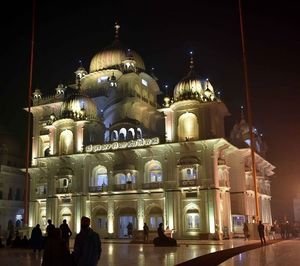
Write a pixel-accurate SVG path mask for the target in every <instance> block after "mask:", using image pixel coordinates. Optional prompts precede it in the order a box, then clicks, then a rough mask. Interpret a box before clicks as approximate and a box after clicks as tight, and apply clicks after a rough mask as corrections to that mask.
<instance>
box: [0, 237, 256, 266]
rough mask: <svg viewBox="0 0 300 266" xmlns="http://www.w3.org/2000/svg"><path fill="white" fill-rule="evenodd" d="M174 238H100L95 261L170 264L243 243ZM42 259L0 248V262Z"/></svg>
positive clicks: (25, 263) (30, 265) (28, 264)
mask: <svg viewBox="0 0 300 266" xmlns="http://www.w3.org/2000/svg"><path fill="white" fill-rule="evenodd" d="M177 242H178V247H154V246H153V244H130V243H129V242H128V241H126V240H125V241H121V240H115V241H114V240H103V241H102V255H101V259H100V261H99V263H98V265H107V266H120V265H124V266H126V265H130V266H134V265H136V266H147V265H149V266H150V265H151V266H153V265H157V266H158V265H160V266H167V265H168V266H169V265H170V266H171V265H176V264H177V263H181V262H184V261H187V260H190V259H193V258H196V257H198V256H201V255H204V254H208V253H212V252H215V251H218V250H223V249H227V248H231V247H236V246H241V245H244V244H245V241H244V240H242V239H234V240H224V241H205V240H194V241H193V240H178V241H177ZM255 242H257V241H247V243H255ZM71 247H72V243H71ZM41 260H42V254H41V255H40V256H39V255H38V254H36V256H35V255H34V254H33V252H32V251H31V250H22V249H12V248H7V249H0V265H1V266H6V265H8V266H12V265H22V266H36V265H40V263H41Z"/></svg>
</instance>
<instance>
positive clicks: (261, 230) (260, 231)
mask: <svg viewBox="0 0 300 266" xmlns="http://www.w3.org/2000/svg"><path fill="white" fill-rule="evenodd" d="M257 230H258V234H259V238H260V242H261V244H262V245H263V244H265V245H266V244H267V242H266V238H265V226H264V225H263V224H262V223H261V221H259V223H258V226H257Z"/></svg>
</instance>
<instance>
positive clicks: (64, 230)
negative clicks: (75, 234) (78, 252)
mask: <svg viewBox="0 0 300 266" xmlns="http://www.w3.org/2000/svg"><path fill="white" fill-rule="evenodd" d="M59 229H60V231H61V238H62V240H63V241H64V242H65V244H66V247H67V248H68V249H69V239H70V237H71V235H72V231H71V229H70V227H69V226H68V224H67V220H66V219H64V220H63V223H62V224H61V225H60V227H59Z"/></svg>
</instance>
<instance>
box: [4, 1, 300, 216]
mask: <svg viewBox="0 0 300 266" xmlns="http://www.w3.org/2000/svg"><path fill="white" fill-rule="evenodd" d="M61 2H64V3H60V2H59V1H40V0H37V9H36V41H35V50H34V59H35V60H34V73H33V90H35V88H37V87H38V88H39V89H40V90H41V91H42V93H43V94H44V95H47V94H53V93H54V89H55V87H56V86H57V84H58V83H63V84H65V85H67V84H70V83H73V82H74V78H75V75H74V71H75V70H76V69H77V67H78V61H79V60H82V63H83V66H84V67H85V68H86V70H88V69H89V63H90V60H91V58H92V56H93V55H94V54H95V53H97V52H98V51H100V50H101V49H102V48H104V47H106V46H108V45H110V44H111V43H112V41H113V39H114V28H113V26H114V23H115V21H118V22H119V23H120V25H121V29H120V40H121V42H122V43H123V44H124V46H126V47H128V48H131V49H134V50H135V51H137V52H138V53H139V54H140V55H141V56H142V58H143V59H144V62H145V64H146V68H147V70H148V71H150V70H151V68H152V67H154V68H155V70H154V73H155V75H156V76H157V77H158V78H159V80H158V82H159V85H160V86H161V90H162V91H165V90H164V85H166V84H167V85H168V87H169V89H168V94H169V95H171V94H172V92H173V88H174V86H175V85H176V83H177V82H179V81H180V79H181V78H182V77H184V76H185V75H186V74H187V72H188V70H189V51H191V50H192V51H193V52H194V61H195V67H196V70H197V72H198V73H199V74H200V75H201V76H202V77H204V78H206V77H208V78H209V79H210V81H211V83H212V85H213V86H214V88H215V90H217V91H220V92H221V98H222V100H223V101H224V103H225V104H226V105H227V107H228V109H229V111H230V113H231V117H229V118H228V119H226V129H227V132H228V134H229V130H230V128H231V127H232V126H233V123H234V122H235V121H236V120H238V119H239V116H240V106H241V105H245V86H244V78H243V65H242V51H241V37H240V24H239V12H238V0H235V1H181V2H180V4H174V1H170V2H169V3H170V4H169V5H167V4H162V3H160V2H159V1H145V2H143V1H138V2H135V1H120V2H121V3H119V2H118V1H109V2H111V3H105V4H104V3H103V1H87V0H85V1H82V2H79V1H61ZM107 2H108V1H107ZM161 2H162V1H161ZM243 2H247V3H244V5H243V11H244V20H245V27H244V30H245V37H246V38H245V41H246V49H247V56H248V68H249V82H250V88H251V94H252V98H251V101H252V109H253V120H254V125H255V126H256V127H257V129H258V131H259V132H260V133H262V134H263V136H264V139H265V141H266V143H267V145H268V152H267V160H268V161H269V162H270V163H272V164H273V165H275V166H276V169H275V172H276V175H275V176H273V178H272V180H273V181H272V196H273V199H272V207H273V208H272V212H273V216H274V218H276V219H282V218H283V216H284V215H287V217H288V218H291V217H292V215H293V213H292V199H293V197H295V195H296V194H297V193H298V192H300V182H299V176H298V173H300V161H299V150H300V149H299V148H300V123H299V121H300V111H299V103H298V102H299V98H300V97H299V96H300V91H299V90H300V73H299V72H300V71H299V69H300V67H299V61H300V34H299V28H298V27H297V15H298V14H297V10H298V11H299V8H298V7H297V6H296V4H295V6H293V5H292V4H291V3H289V5H284V3H279V4H276V3H274V1H243ZM250 2H251V3H250ZM31 4H32V2H31V1H30V0H28V1H24V3H18V4H16V3H14V2H13V1H11V3H8V7H7V8H6V9H4V8H3V7H2V8H1V9H2V14H1V18H0V20H1V21H0V22H1V24H0V27H1V40H2V41H1V46H2V47H3V48H2V49H1V50H0V51H1V57H0V58H1V107H2V112H1V124H2V126H5V127H6V128H7V129H8V130H10V131H11V133H12V134H15V135H17V137H18V138H19V140H20V143H21V144H23V146H24V149H23V150H25V147H26V146H25V144H24V143H25V140H26V127H27V116H26V113H25V111H23V110H22V109H23V108H24V107H26V106H27V94H28V84H29V62H30V45H31V17H32V16H31V14H32V10H31V9H32V7H31ZM298 24H299V23H298Z"/></svg>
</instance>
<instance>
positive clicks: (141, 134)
mask: <svg viewBox="0 0 300 266" xmlns="http://www.w3.org/2000/svg"><path fill="white" fill-rule="evenodd" d="M142 137H143V133H142V130H141V129H140V128H137V130H136V138H137V139H141V138H142Z"/></svg>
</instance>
